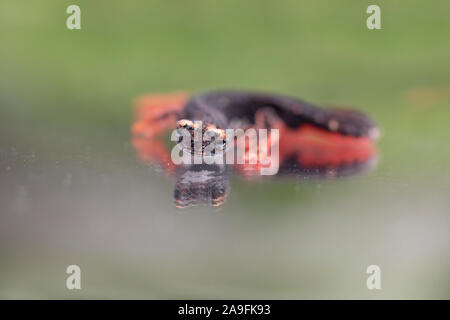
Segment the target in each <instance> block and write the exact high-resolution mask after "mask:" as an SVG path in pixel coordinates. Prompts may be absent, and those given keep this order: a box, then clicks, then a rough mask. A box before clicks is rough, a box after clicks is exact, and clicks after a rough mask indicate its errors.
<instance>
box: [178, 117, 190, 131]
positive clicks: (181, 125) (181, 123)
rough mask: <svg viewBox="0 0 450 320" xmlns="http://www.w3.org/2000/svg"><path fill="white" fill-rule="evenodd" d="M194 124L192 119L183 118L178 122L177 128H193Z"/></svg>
mask: <svg viewBox="0 0 450 320" xmlns="http://www.w3.org/2000/svg"><path fill="white" fill-rule="evenodd" d="M193 126H194V124H193V123H192V121H191V120H187V119H181V120H179V121H178V122H177V128H187V129H192V127H193Z"/></svg>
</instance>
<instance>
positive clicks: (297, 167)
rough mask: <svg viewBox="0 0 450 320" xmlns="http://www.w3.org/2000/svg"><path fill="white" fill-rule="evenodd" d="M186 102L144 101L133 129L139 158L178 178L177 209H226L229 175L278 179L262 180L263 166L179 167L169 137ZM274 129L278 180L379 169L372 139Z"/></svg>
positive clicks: (174, 98)
mask: <svg viewBox="0 0 450 320" xmlns="http://www.w3.org/2000/svg"><path fill="white" fill-rule="evenodd" d="M185 99H186V95H185V94H184V93H181V94H173V95H169V96H168V95H160V96H155V95H151V96H145V97H143V98H141V99H140V100H138V104H137V107H138V108H137V119H136V121H135V122H134V123H133V126H132V135H133V136H132V143H133V146H134V147H135V149H136V151H137V153H138V156H139V158H140V159H141V160H142V161H144V162H146V163H152V164H154V165H156V166H158V167H160V168H162V169H163V171H164V172H166V173H167V174H169V175H171V176H174V177H175V179H176V182H175V186H174V204H175V206H177V207H179V208H185V207H189V206H195V205H200V204H204V205H210V206H220V205H223V204H224V203H225V201H226V199H227V196H228V193H229V191H230V183H229V176H230V174H238V175H241V176H242V177H244V178H246V179H255V178H257V177H259V178H261V179H264V180H267V182H270V180H271V179H273V178H274V176H263V177H261V176H260V175H259V172H260V171H259V169H260V167H259V166H258V165H248V164H244V165H242V164H241V165H234V166H231V165H207V164H201V165H178V166H177V165H174V163H173V162H172V160H171V157H170V151H171V148H172V146H171V145H170V144H166V143H165V142H166V141H165V140H168V139H165V138H164V133H166V132H167V131H169V130H173V129H174V128H175V126H176V120H177V112H178V111H179V110H180V109H181V108H182V106H183V102H184V101H185ZM274 126H275V127H276V128H278V129H279V130H280V131H279V133H280V140H279V155H280V157H279V163H280V165H279V171H278V174H277V175H276V176H275V177H280V176H294V177H296V178H298V179H311V178H316V179H330V178H340V177H344V176H352V175H356V174H359V173H362V172H365V171H367V170H369V169H370V168H373V167H374V165H375V164H376V158H377V157H376V156H377V151H376V147H375V144H374V142H373V141H371V140H369V139H366V138H356V137H350V136H342V135H340V134H337V133H333V132H329V131H326V130H324V129H320V128H316V127H314V126H312V125H306V124H305V125H304V126H301V127H300V128H298V129H295V130H292V129H290V128H288V127H286V126H285V125H284V124H283V122H282V121H278V122H276V124H275V125H274V124H273V122H272V125H271V127H272V128H273V127H274ZM246 156H247V155H246Z"/></svg>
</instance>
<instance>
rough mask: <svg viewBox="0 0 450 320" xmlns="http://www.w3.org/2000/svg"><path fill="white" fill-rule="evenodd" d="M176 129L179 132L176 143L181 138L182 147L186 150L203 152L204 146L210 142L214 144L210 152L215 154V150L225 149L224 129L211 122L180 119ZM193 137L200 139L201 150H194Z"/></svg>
mask: <svg viewBox="0 0 450 320" xmlns="http://www.w3.org/2000/svg"><path fill="white" fill-rule="evenodd" d="M176 129H177V132H178V134H179V140H178V143H180V142H181V141H182V140H183V149H185V150H186V149H187V150H188V152H190V153H192V154H193V153H197V154H198V153H203V151H204V150H205V148H206V147H207V146H209V145H211V144H212V143H214V144H215V145H214V146H211V149H209V150H211V152H212V154H216V153H217V151H221V150H225V144H226V133H225V130H224V129H222V128H219V127H217V126H216V125H214V124H212V123H207V122H202V121H192V120H189V119H181V120H178V121H177V126H176ZM195 139H201V141H199V143H200V144H199V146H200V145H201V150H195ZM186 140H188V141H186ZM189 142H190V143H189Z"/></svg>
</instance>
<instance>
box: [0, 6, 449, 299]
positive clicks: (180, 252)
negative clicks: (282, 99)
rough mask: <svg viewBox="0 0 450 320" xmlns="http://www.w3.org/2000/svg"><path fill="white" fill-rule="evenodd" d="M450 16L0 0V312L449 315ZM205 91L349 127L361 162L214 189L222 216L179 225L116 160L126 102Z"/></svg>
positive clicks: (128, 156) (198, 215)
mask: <svg viewBox="0 0 450 320" xmlns="http://www.w3.org/2000/svg"><path fill="white" fill-rule="evenodd" d="M70 4H78V5H79V6H80V7H81V21H82V22H81V27H82V28H81V30H68V29H67V28H66V19H67V17H68V14H66V8H67V6H68V5H70ZM369 4H378V5H379V6H380V7H381V19H382V30H368V29H367V28H366V18H367V16H368V15H367V14H366V8H367V6H368V5H369ZM449 17H450V2H449V1H448V0H442V1H439V0H436V1H433V2H430V1H379V0H378V1H356V0H345V1H331V0H328V1H325V0H320V1H298V0H297V1H273V0H272V1H267V0H266V1H263V0H259V1H242V0H236V1H235V0H231V1H222V2H219V1H207V0H204V1H199V0H195V1H132V2H131V1H130V2H125V1H75V0H73V1H39V3H37V2H36V1H12V0H2V1H1V2H0V210H1V211H0V212H1V213H0V298H7V299H9V298H289V299H290V298H292V299H294V298H332V299H333V298H447V299H448V298H450V277H449V271H448V270H449V267H450V255H449V252H450V250H449V249H450V241H449V240H450V236H449V222H450V217H449V212H450V198H449V194H450V148H449V140H450V127H449V123H450V109H449V108H450V105H449V104H450V59H449V57H450V36H449V35H450V19H449ZM217 88H238V89H260V90H269V91H275V92H281V93H286V94H290V95H294V96H299V97H301V98H303V99H306V100H309V101H311V102H314V103H317V104H321V105H350V106H354V107H355V108H358V109H360V110H363V111H366V112H368V113H370V114H371V115H372V116H373V117H374V118H375V119H376V120H377V122H378V123H379V125H380V127H381V129H382V132H383V136H382V139H381V141H380V143H379V150H380V160H379V164H378V166H377V168H376V169H375V170H373V171H372V172H370V173H368V174H366V175H362V176H358V177H354V178H351V179H344V180H339V181H313V182H305V181H299V180H295V179H286V180H280V181H273V182H270V183H257V182H246V181H242V180H241V179H239V178H233V179H232V185H231V193H230V196H229V199H228V202H227V203H226V204H225V206H224V207H223V208H221V209H211V208H208V207H196V208H191V209H188V210H184V211H181V212H180V211H179V210H177V209H175V208H174V207H173V206H172V204H171V202H172V200H171V198H172V188H173V181H171V180H170V179H168V178H166V177H165V176H164V175H163V174H161V173H158V172H155V170H153V169H152V168H151V167H149V166H148V165H146V164H143V163H141V162H139V161H138V160H137V157H136V154H135V151H134V150H133V148H132V146H131V144H130V134H129V131H130V125H131V123H132V119H133V113H132V101H133V99H134V98H135V97H136V96H138V95H140V94H143V93H149V92H171V91H178V90H190V91H196V90H205V89H217ZM70 264H78V265H80V267H81V270H82V290H80V291H76V292H73V291H69V290H67V289H66V288H65V279H66V276H67V275H66V274H65V268H66V267H67V266H68V265H70ZM370 264H377V265H379V266H380V267H381V270H382V290H379V291H369V290H367V288H366V286H365V280H366V277H367V275H366V274H365V270H366V267H367V266H368V265H370Z"/></svg>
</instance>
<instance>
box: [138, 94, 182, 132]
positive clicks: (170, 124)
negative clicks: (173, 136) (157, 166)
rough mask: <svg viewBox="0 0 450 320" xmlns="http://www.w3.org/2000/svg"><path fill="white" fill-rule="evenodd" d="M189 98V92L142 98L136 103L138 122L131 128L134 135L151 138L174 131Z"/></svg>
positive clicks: (152, 95) (150, 95) (151, 95)
mask: <svg viewBox="0 0 450 320" xmlns="http://www.w3.org/2000/svg"><path fill="white" fill-rule="evenodd" d="M188 98H189V93H187V92H176V93H172V94H149V95H144V96H141V97H140V98H138V99H137V100H136V103H135V105H136V107H135V108H136V121H135V122H134V123H133V126H132V127H131V132H132V134H133V135H135V136H141V137H146V138H149V137H154V136H157V135H159V134H161V133H163V132H165V131H166V130H169V129H174V128H175V125H176V122H177V120H178V114H179V112H181V111H182V110H183V108H184V106H185V103H186V101H187V99H188Z"/></svg>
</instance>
